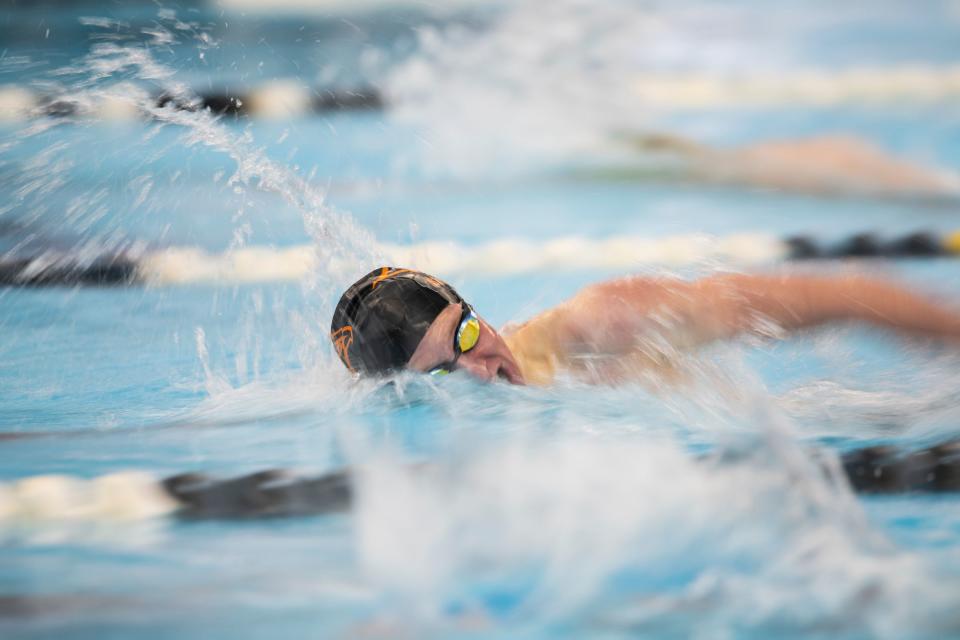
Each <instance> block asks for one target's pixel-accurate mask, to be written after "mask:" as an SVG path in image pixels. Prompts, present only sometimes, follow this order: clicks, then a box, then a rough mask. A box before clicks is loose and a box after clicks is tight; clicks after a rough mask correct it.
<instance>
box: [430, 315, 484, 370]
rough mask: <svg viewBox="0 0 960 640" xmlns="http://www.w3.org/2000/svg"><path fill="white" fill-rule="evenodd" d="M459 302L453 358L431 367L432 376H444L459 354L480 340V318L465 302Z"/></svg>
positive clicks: (453, 366) (454, 365) (455, 363)
mask: <svg viewBox="0 0 960 640" xmlns="http://www.w3.org/2000/svg"><path fill="white" fill-rule="evenodd" d="M461 304H462V305H463V313H461V314H460V325H459V326H458V327H457V333H456V335H454V337H453V360H451V361H450V362H444V363H443V364H439V365H437V366H436V367H434V368H433V369H431V370H430V375H432V376H445V375H447V374H448V373H450V372H451V371H453V370H454V368H456V366H457V360H459V359H460V356H461V355H463V354H464V353H466V352H467V351H470V349H473V348H474V347H475V346H477V343H478V342H479V341H480V318H478V317H477V314H476V313H475V312H474V311H473V308H472V307H471V306H470V305H468V304H467V303H466V302H463V303H461Z"/></svg>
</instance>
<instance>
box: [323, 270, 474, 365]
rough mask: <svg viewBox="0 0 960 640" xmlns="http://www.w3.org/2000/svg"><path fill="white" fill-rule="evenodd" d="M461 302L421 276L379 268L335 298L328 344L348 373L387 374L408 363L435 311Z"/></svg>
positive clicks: (442, 286) (441, 285)
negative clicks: (337, 299) (335, 303)
mask: <svg viewBox="0 0 960 640" xmlns="http://www.w3.org/2000/svg"><path fill="white" fill-rule="evenodd" d="M461 302H463V298H461V297H460V294H458V293H457V292H456V291H455V290H454V289H453V287H451V286H450V285H448V284H447V283H445V282H442V281H440V280H438V279H436V278H434V277H433V276H430V275H427V274H426V273H423V272H422V271H414V270H412V269H397V268H394V267H380V268H379V269H374V270H373V271H371V272H370V273H368V274H367V275H365V276H364V277H362V278H360V279H359V280H357V281H356V282H355V283H354V284H353V286H351V287H350V288H349V289H347V290H346V291H345V292H344V294H343V295H342V296H341V297H340V302H338V303H337V308H336V309H335V310H334V312H333V322H332V323H331V325H330V339H331V340H333V346H334V348H335V349H336V350H337V355H339V356H340V360H342V361H343V364H345V365H346V366H347V368H348V369H350V370H351V371H354V372H358V373H364V374H374V375H376V374H388V373H392V372H394V371H398V370H400V369H402V368H403V367H404V365H406V364H407V362H408V361H409V360H410V356H412V355H413V352H414V351H416V350H417V345H419V344H420V341H421V340H422V339H423V336H424V334H425V333H426V332H427V329H428V328H429V327H430V324H431V323H432V322H433V321H434V320H435V319H436V317H437V316H438V315H440V312H441V311H443V310H444V309H446V308H447V306H448V305H450V304H457V303H461Z"/></svg>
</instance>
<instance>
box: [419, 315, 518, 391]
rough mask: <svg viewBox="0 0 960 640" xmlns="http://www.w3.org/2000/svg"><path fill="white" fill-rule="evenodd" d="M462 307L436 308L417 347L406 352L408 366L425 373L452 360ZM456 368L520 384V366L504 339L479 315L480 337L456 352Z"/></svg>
mask: <svg viewBox="0 0 960 640" xmlns="http://www.w3.org/2000/svg"><path fill="white" fill-rule="evenodd" d="M462 311H463V307H462V306H461V305H460V304H451V305H449V306H448V307H447V308H446V309H444V310H443V311H441V312H440V315H438V316H437V318H436V319H435V320H434V321H433V322H432V323H431V324H430V328H429V329H427V333H426V334H424V336H423V339H422V340H421V341H420V344H419V345H417V350H416V351H414V352H413V355H412V356H410V361H409V362H408V363H407V368H408V369H412V370H413V371H419V372H421V373H426V372H428V371H431V370H433V369H435V368H436V367H438V366H440V365H442V364H444V363H447V362H450V361H451V360H453V358H454V355H455V354H454V349H453V344H454V337H455V334H456V332H457V329H458V328H459V324H460V317H461V314H462ZM456 369H457V370H462V371H466V372H467V373H468V374H470V375H471V376H473V377H474V378H477V379H479V380H483V381H484V382H491V381H493V380H496V379H497V378H503V379H504V380H507V381H508V382H510V383H511V384H523V375H522V374H521V373H520V367H519V366H518V365H517V361H516V360H515V359H514V357H513V354H512V353H510V348H509V347H507V343H506V342H504V340H503V338H501V337H500V335H499V334H498V333H497V332H496V331H494V329H493V327H491V326H490V325H489V324H487V323H486V322H485V321H484V320H483V319H482V318H481V319H480V339H479V340H477V344H476V346H474V347H473V348H472V349H470V350H469V351H466V352H464V353H462V354H460V358H459V359H457V364H456Z"/></svg>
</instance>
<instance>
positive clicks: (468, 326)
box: [457, 317, 480, 353]
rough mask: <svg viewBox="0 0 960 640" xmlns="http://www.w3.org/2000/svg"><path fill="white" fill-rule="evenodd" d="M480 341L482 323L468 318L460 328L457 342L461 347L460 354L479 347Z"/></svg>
mask: <svg viewBox="0 0 960 640" xmlns="http://www.w3.org/2000/svg"><path fill="white" fill-rule="evenodd" d="M479 340H480V321H479V320H477V318H475V317H472V318H468V319H467V320H466V321H465V322H464V323H463V325H462V326H461V327H460V332H459V334H458V335H457V342H458V344H459V345H460V353H465V352H467V351H470V349H473V348H474V347H475V346H477V342H478V341H479Z"/></svg>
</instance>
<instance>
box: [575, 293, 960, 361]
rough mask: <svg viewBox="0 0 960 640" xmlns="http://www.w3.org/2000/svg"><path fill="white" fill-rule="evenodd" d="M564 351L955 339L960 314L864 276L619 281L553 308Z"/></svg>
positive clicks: (619, 350)
mask: <svg viewBox="0 0 960 640" xmlns="http://www.w3.org/2000/svg"><path fill="white" fill-rule="evenodd" d="M556 311H557V312H558V316H559V318H562V319H563V322H562V323H558V325H560V326H562V329H563V334H562V336H563V340H561V341H559V343H560V344H563V345H564V346H565V349H564V350H565V351H566V352H567V353H568V354H570V353H576V352H604V353H623V352H626V351H628V350H630V349H632V348H635V347H636V346H637V344H638V340H639V341H642V340H645V339H647V338H654V339H656V338H661V337H662V338H665V339H666V340H667V342H669V343H670V344H671V345H673V346H676V347H692V346H697V345H701V344H705V343H708V342H712V341H715V340H722V339H727V338H732V337H735V336H737V335H741V334H759V335H771V334H773V335H775V334H776V333H777V332H778V331H781V330H782V331H796V330H801V329H805V328H809V327H816V326H820V325H826V324H832V323H839V322H845V321H853V322H859V323H864V324H868V325H873V326H877V327H882V328H886V329H892V330H895V331H898V332H900V333H902V334H906V335H913V336H919V337H935V338H949V339H953V340H958V341H960V313H958V312H957V311H956V310H953V309H950V308H949V307H946V306H944V305H941V304H938V303H936V302H934V301H932V300H930V299H929V298H927V297H924V296H920V295H917V294H915V293H913V292H911V291H910V290H908V289H907V288H905V287H904V286H903V285H898V284H895V283H892V282H888V281H885V280H881V279H877V278H869V277H865V276H856V275H847V276H834V277H826V276H811V275H790V274H784V275H748V274H723V275H717V276H712V277H709V278H704V279H701V280H698V281H696V282H685V281H681V280H670V279H652V278H627V279H622V280H615V281H611V282H607V283H602V284H599V285H594V286H592V287H589V288H587V289H586V290H584V291H583V292H581V293H580V294H578V295H577V296H576V297H575V298H574V299H573V300H571V301H570V302H568V303H566V304H565V305H562V306H561V307H560V308H558V309H557V310H556Z"/></svg>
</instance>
